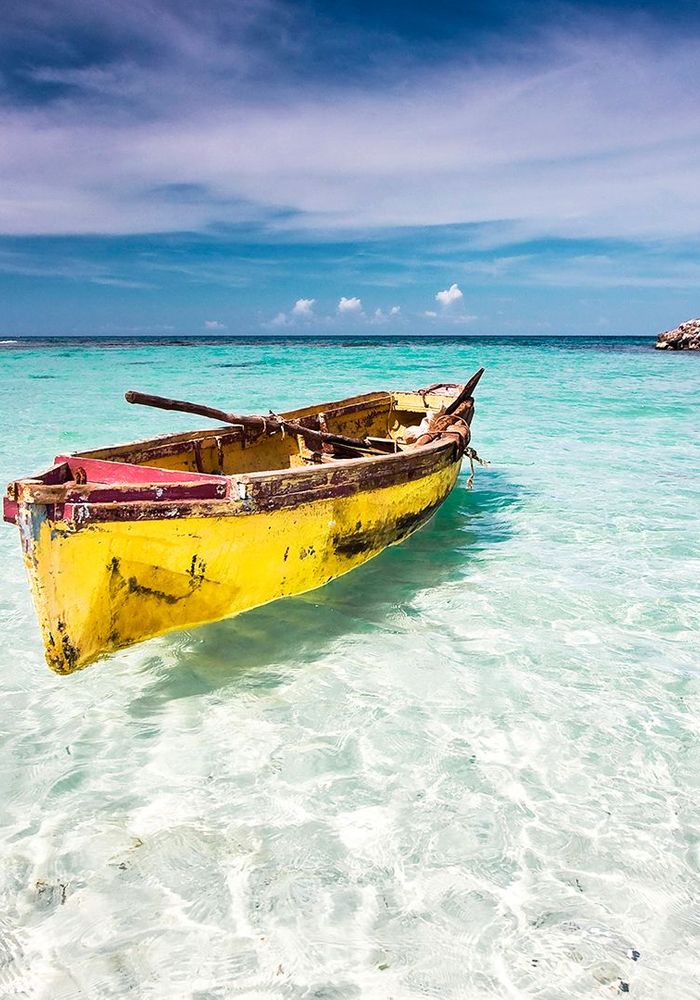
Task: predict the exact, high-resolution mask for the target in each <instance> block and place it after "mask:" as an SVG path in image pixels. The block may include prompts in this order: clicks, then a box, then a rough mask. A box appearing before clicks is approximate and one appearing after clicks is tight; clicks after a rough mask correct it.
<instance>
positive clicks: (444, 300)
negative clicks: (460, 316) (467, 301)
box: [435, 282, 464, 309]
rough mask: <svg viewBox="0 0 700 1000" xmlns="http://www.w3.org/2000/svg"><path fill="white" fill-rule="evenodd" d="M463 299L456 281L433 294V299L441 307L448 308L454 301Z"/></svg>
mask: <svg viewBox="0 0 700 1000" xmlns="http://www.w3.org/2000/svg"><path fill="white" fill-rule="evenodd" d="M463 299H464V296H463V295H462V291H461V289H460V287H459V285H458V284H457V283H456V282H455V283H454V284H452V285H450V287H449V288H445V289H443V291H441V292H438V293H437V295H436V296H435V301H436V302H439V303H440V305H441V306H442V307H443V309H449V308H450V306H453V305H454V304H455V303H456V302H461V301H462V300H463Z"/></svg>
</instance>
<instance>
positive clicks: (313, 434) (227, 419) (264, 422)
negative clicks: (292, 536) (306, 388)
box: [124, 391, 385, 455]
mask: <svg viewBox="0 0 700 1000" xmlns="http://www.w3.org/2000/svg"><path fill="white" fill-rule="evenodd" d="M124 398H125V399H126V401H127V403H140V404H141V405H142V406H153V407H155V408H156V409H158V410H177V411H178V412H180V413H196V414H197V416H200V417H210V418H211V419H212V420H220V421H221V423H223V424H238V425H239V426H243V427H254V428H256V429H259V428H263V430H266V431H272V432H275V431H281V430H284V431H286V432H287V433H288V434H299V435H300V437H303V438H304V439H305V440H307V441H310V442H314V443H315V444H336V445H340V446H342V447H343V448H353V449H354V450H355V451H366V452H370V453H371V454H379V455H383V454H385V453H384V452H382V451H380V450H379V449H378V448H373V447H372V445H371V444H370V443H369V442H368V441H364V440H360V439H358V438H351V437H345V436H344V435H342V434H330V433H329V432H328V431H315V430H312V429H311V428H310V427H304V426H302V424H297V423H296V422H295V421H293V420H283V419H282V417H276V416H269V417H263V416H258V415H257V414H252V415H240V414H238V413H227V412H226V411H225V410H218V409H216V407H214V406H205V405H204V404H202V403H188V402H186V401H185V400H183V399H168V397H167V396H151V395H150V394H149V393H146V392H133V391H131V392H127V393H125V395H124Z"/></svg>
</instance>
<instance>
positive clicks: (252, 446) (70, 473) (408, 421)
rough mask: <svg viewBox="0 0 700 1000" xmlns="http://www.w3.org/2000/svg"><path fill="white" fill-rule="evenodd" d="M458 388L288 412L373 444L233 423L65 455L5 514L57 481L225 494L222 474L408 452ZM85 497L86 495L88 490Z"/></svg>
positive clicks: (21, 484) (15, 488)
mask: <svg viewBox="0 0 700 1000" xmlns="http://www.w3.org/2000/svg"><path fill="white" fill-rule="evenodd" d="M459 388H460V387H459V386H456V385H452V384H446V385H440V386H431V387H429V388H428V389H425V390H417V391H416V392H376V393H367V394H365V395H360V396H354V397H352V398H350V399H345V400H341V401H339V402H335V403H328V404H318V405H316V406H308V407H302V408H300V409H296V410H291V411H286V412H285V413H283V414H281V416H282V417H283V418H284V419H285V420H291V421H294V422H295V423H297V424H301V425H302V426H304V427H307V428H310V429H312V430H321V431H326V432H328V433H330V434H334V435H343V436H344V437H348V438H354V439H361V440H363V441H365V442H366V443H367V447H365V448H363V449H357V448H352V447H348V446H346V445H344V444H342V443H333V444H325V443H324V444H322V445H321V444H318V445H314V444H310V443H309V440H308V439H305V438H304V437H302V436H301V435H300V434H291V433H285V432H283V431H276V432H274V433H270V432H269V430H267V429H266V428H265V427H255V428H253V429H251V428H250V427H243V426H242V425H235V424H232V425H230V426H218V427H217V426H214V427H213V428H212V429H204V430H196V431H187V432H185V433H179V434H170V435H166V436H162V437H157V438H151V439H150V440H145V441H136V442H132V443H129V444H123V445H116V446H113V447H108V448H98V449H93V450H91V451H83V452H78V453H75V454H71V455H59V456H57V457H56V459H55V465H54V466H53V467H52V468H51V469H49V470H48V471H46V472H44V473H43V474H40V475H37V476H33V477H31V478H27V479H22V480H18V481H16V482H14V483H11V484H10V486H9V487H8V492H7V497H6V501H5V518H6V519H7V520H14V519H15V517H16V503H17V501H18V499H19V498H20V495H25V496H26V495H32V496H34V499H35V500H36V501H38V502H41V499H40V498H41V497H42V496H43V497H45V498H46V500H47V501H48V500H49V497H50V496H51V495H52V494H53V493H54V492H55V488H56V487H61V488H62V489H61V492H63V491H65V489H66V487H68V486H71V485H72V486H73V487H76V486H77V487H81V486H82V487H83V488H85V487H87V488H88V492H89V495H90V498H91V499H92V500H95V501H97V499H98V497H100V495H101V493H102V492H103V491H102V489H100V487H106V486H107V485H110V484H113V485H118V486H121V487H122V488H126V489H128V488H130V487H136V488H138V487H139V486H143V485H144V484H147V483H150V484H152V485H157V484H163V487H164V488H165V493H168V492H169V488H170V487H172V488H176V487H177V485H178V484H184V483H188V484H194V485H197V484H199V488H201V490H202V491H203V494H204V495H207V492H206V491H207V490H208V491H211V490H212V489H215V490H216V493H215V494H214V495H219V490H220V489H221V487H219V486H216V483H217V477H222V476H232V475H237V474H246V473H248V474H249V473H265V472H270V471H277V470H284V469H294V468H299V467H303V466H307V465H314V464H324V463H325V464H327V463H333V462H337V461H340V460H342V461H347V460H353V459H354V460H358V461H361V460H363V459H366V458H367V457H377V456H381V455H382V454H391V453H394V452H397V451H402V450H404V449H405V448H407V447H410V444H409V443H408V442H407V441H406V440H405V435H406V432H407V431H408V429H409V428H414V429H415V428H416V427H417V426H418V425H419V424H420V423H421V421H422V420H423V418H424V417H425V416H426V415H430V414H433V413H438V412H439V411H440V410H441V409H442V407H443V406H444V405H445V403H446V402H447V401H448V400H449V398H450V397H452V396H454V395H455V394H456V392H457V391H458V390H459ZM436 390H439V391H436ZM218 482H221V480H220V479H219V480H218ZM51 488H54V489H51ZM27 491H29V494H27ZM83 496H84V498H87V494H86V493H85V492H83ZM56 499H58V495H57V496H56ZM66 499H67V497H66Z"/></svg>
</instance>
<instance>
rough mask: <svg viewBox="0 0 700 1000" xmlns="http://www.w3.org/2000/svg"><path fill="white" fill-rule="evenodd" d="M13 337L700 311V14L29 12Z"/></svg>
mask: <svg viewBox="0 0 700 1000" xmlns="http://www.w3.org/2000/svg"><path fill="white" fill-rule="evenodd" d="M3 17H4V24H3V33H2V36H1V37H0V336H2V337H10V336H13V335H26V334H62V333H65V334H87V333H95V334H107V335H115V334H119V333H124V334H130V333H178V334H193V333H207V332H215V333H226V332H228V333H239V332H240V333H251V334H260V333H321V332H322V333H324V334H327V333H333V332H338V333H349V332H362V333H372V332H376V333H381V334H388V333H391V332H396V333H418V334H420V333H425V334H430V333H439V334H444V333H456V334H485V333H488V334H490V333H496V334H498V333H503V334H517V333H523V334H548V333H552V334H561V333H570V334H595V333H611V334H613V333H614V334H636V333H640V334H648V335H651V334H653V333H655V332H657V331H658V330H660V329H664V328H666V327H668V326H672V325H675V324H676V323H677V322H680V321H681V320H683V319H686V318H688V317H690V316H694V315H697V314H698V313H700V302H699V301H698V300H699V299H700V294H699V290H700V100H699V98H700V83H699V82H698V79H699V78H698V72H697V67H698V66H699V65H700V7H699V6H698V5H697V4H694V3H693V4H691V3H685V2H677V3H674V4H673V5H670V4H669V5H666V4H661V3H655V4H644V3H634V4H632V3H627V4H625V3H619V4H615V5H612V4H581V3H579V4H557V3H546V4H545V3H537V2H528V3H513V2H511V3H507V4H505V3H498V2H490V3H487V2H479V3H477V2H472V3H458V2H443V0H435V2H432V3H430V4H426V3H423V4H420V5H419V4H411V3H410V2H405V3H399V2H386V0H384V2H382V0H377V2H375V3H369V2H365V0H347V2H344V3H342V4H341V3H285V2H280V0H246V2H245V3H241V2H238V0H228V2H223V0H218V2H212V0H204V2H202V3H200V4H197V5H194V4H191V3H185V2H184V0H177V2H175V0H152V2H150V3H148V2H143V0H140V2H136V0H128V2H123V0H122V2H117V0H111V2H106V0H61V2H52V0H41V2H36V0H25V2H23V3H22V4H21V5H20V4H17V5H15V9H14V10H12V11H10V12H9V13H8V12H5V13H4V15H3Z"/></svg>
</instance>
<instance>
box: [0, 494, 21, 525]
mask: <svg viewBox="0 0 700 1000" xmlns="http://www.w3.org/2000/svg"><path fill="white" fill-rule="evenodd" d="M18 506H19V505H18V504H17V503H16V501H14V500H10V498H9V497H3V501H2V517H3V520H4V521H8V522H9V523H10V524H17V508H18Z"/></svg>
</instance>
